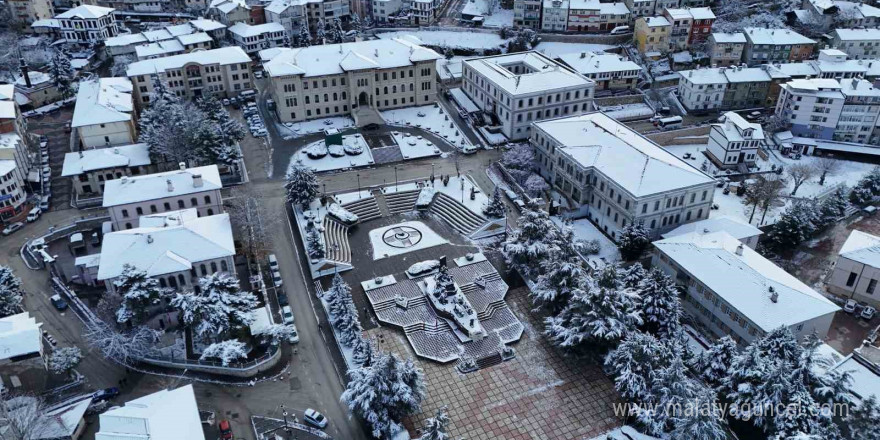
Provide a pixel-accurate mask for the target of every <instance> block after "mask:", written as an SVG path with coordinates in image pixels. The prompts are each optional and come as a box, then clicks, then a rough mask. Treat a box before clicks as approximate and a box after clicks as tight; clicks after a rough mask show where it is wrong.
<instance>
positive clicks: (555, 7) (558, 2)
mask: <svg viewBox="0 0 880 440" xmlns="http://www.w3.org/2000/svg"><path fill="white" fill-rule="evenodd" d="M568 4H569V3H568V0H544V3H543V9H542V10H541V30H542V31H544V32H565V31H566V30H568Z"/></svg>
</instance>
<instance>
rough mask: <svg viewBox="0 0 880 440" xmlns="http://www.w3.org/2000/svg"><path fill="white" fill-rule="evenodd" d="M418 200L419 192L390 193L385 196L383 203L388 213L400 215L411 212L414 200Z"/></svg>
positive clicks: (414, 204)
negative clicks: (386, 206)
mask: <svg viewBox="0 0 880 440" xmlns="http://www.w3.org/2000/svg"><path fill="white" fill-rule="evenodd" d="M418 198H419V190H417V191H406V192H399V193H391V194H385V203H386V204H387V205H388V212H390V213H391V214H400V213H403V212H408V211H412V210H413V208H415V206H416V200H418Z"/></svg>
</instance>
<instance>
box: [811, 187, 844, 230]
mask: <svg viewBox="0 0 880 440" xmlns="http://www.w3.org/2000/svg"><path fill="white" fill-rule="evenodd" d="M847 199H848V197H847V189H846V187H844V186H841V187H839V188H837V189H836V190H835V191H834V193H832V194H830V195H828V196H827V197H826V198H825V199H824V200H822V202H821V203H819V214H818V216H819V218H818V221H817V223H818V227H819V229H824V228H827V227H828V226H830V225H833V224H834V223H836V222H837V220H838V219H840V218H841V217H843V216H844V215H845V214H846V209H847V208H848V207H849V201H848V200H847Z"/></svg>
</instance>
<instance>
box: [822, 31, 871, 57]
mask: <svg viewBox="0 0 880 440" xmlns="http://www.w3.org/2000/svg"><path fill="white" fill-rule="evenodd" d="M831 45H832V46H833V47H835V48H837V49H840V50H841V51H843V52H846V54H847V55H848V56H849V58H851V59H856V60H863V59H877V58H880V29H878V28H871V29H841V28H838V29H834V31H833V32H832V33H831Z"/></svg>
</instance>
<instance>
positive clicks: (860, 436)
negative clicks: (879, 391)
mask: <svg viewBox="0 0 880 440" xmlns="http://www.w3.org/2000/svg"><path fill="white" fill-rule="evenodd" d="M878 420H880V404H878V403H877V396H875V395H869V396H867V397H866V398H865V399H863V400H862V402H861V403H859V404H858V405H853V406H851V407H850V408H849V411H848V413H847V414H846V416H844V418H843V421H842V422H841V423H840V429H841V431H842V432H841V434H842V436H843V438H845V439H847V440H880V429H877V421H878Z"/></svg>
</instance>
